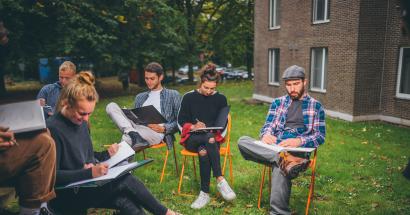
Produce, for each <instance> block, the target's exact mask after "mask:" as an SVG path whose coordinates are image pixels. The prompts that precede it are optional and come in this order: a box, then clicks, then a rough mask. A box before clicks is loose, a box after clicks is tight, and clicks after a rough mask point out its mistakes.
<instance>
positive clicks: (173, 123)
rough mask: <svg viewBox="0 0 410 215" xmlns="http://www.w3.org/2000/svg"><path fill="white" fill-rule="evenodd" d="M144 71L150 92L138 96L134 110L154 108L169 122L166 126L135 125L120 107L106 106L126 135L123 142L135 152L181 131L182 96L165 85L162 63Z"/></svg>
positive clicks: (116, 105)
mask: <svg viewBox="0 0 410 215" xmlns="http://www.w3.org/2000/svg"><path fill="white" fill-rule="evenodd" d="M144 71H145V73H144V75H145V83H146V84H147V87H148V89H149V90H148V91H145V92H142V93H139V94H138V95H137V96H136V97H135V103H134V107H136V108H138V107H143V106H148V105H153V106H154V107H155V108H156V109H157V110H158V111H159V112H160V113H161V114H162V115H163V116H164V118H165V119H166V120H167V122H166V123H163V124H148V125H139V124H135V123H134V122H133V121H131V120H129V119H128V118H127V117H126V116H125V115H124V113H123V112H122V110H121V108H120V107H119V106H118V104H116V103H113V102H111V103H109V104H108V105H107V107H106V111H107V114H108V115H109V116H110V117H111V119H112V121H113V122H114V123H115V124H116V125H117V127H118V128H119V129H120V130H121V132H122V134H123V136H122V141H126V142H127V143H128V144H130V145H131V146H132V147H133V148H134V149H137V148H141V147H145V146H149V145H155V144H158V143H161V141H162V140H163V139H164V136H165V135H167V134H170V135H171V136H172V134H174V133H175V132H176V131H177V130H178V127H177V115H178V110H179V107H180V103H181V96H180V95H179V93H178V92H177V91H176V90H170V89H166V88H164V87H163V86H162V84H161V81H162V80H163V79H164V70H163V68H162V66H161V65H160V64H159V63H156V62H152V63H149V64H148V65H147V66H146V67H145V69H144ZM169 142H171V141H167V143H168V144H170V143H169ZM168 146H170V145H168Z"/></svg>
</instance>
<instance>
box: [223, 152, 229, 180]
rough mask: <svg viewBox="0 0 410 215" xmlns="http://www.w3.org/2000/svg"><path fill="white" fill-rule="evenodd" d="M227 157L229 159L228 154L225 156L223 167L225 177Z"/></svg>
mask: <svg viewBox="0 0 410 215" xmlns="http://www.w3.org/2000/svg"><path fill="white" fill-rule="evenodd" d="M227 157H228V153H226V154H225V156H224V164H223V166H222V175H223V176H225V167H226V160H227Z"/></svg>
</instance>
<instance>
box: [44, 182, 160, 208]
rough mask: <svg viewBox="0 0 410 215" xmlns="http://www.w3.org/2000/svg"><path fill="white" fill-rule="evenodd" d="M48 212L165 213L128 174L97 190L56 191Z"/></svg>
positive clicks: (139, 183) (147, 192)
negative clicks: (117, 211) (105, 210)
mask: <svg viewBox="0 0 410 215" xmlns="http://www.w3.org/2000/svg"><path fill="white" fill-rule="evenodd" d="M51 208H52V209H54V210H56V211H57V212H59V213H62V214H82V213H84V212H85V213H86V211H87V209H88V208H110V209H117V210H120V214H125V215H131V214H132V215H135V214H145V213H144V210H143V208H144V209H146V210H147V211H149V212H151V213H152V214H158V215H163V214H166V212H167V210H168V209H167V208H166V207H165V206H163V205H162V204H161V203H160V202H158V200H156V199H155V197H154V196H153V195H152V194H151V193H150V191H149V190H148V189H147V188H146V187H145V185H144V184H143V183H142V182H141V181H140V180H138V179H137V178H136V177H134V176H132V175H131V174H127V175H124V176H123V177H121V178H119V179H116V180H114V181H112V182H110V183H107V184H105V185H103V186H101V187H96V188H95V187H90V188H79V189H78V190H75V189H63V190H58V191H57V198H55V199H54V200H52V201H51Z"/></svg>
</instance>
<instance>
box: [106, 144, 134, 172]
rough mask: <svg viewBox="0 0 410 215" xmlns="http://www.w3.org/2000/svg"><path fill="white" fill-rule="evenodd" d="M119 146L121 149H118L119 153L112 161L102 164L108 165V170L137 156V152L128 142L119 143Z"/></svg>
mask: <svg viewBox="0 0 410 215" xmlns="http://www.w3.org/2000/svg"><path fill="white" fill-rule="evenodd" d="M118 145H119V148H118V151H117V153H115V154H114V155H113V156H112V157H111V158H110V159H108V160H106V161H102V162H101V163H106V164H108V168H111V167H113V166H115V165H117V164H119V163H121V162H122V161H124V160H126V159H128V158H129V157H131V156H132V155H134V154H135V151H134V150H133V149H132V148H131V146H130V145H128V143H127V142H125V141H123V142H121V143H119V144H118Z"/></svg>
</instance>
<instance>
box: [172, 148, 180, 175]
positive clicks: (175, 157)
mask: <svg viewBox="0 0 410 215" xmlns="http://www.w3.org/2000/svg"><path fill="white" fill-rule="evenodd" d="M172 149H173V150H174V161H175V172H176V173H177V175H176V176H177V177H178V175H179V173H178V172H179V171H178V161H177V153H176V152H175V145H174V146H173V147H172Z"/></svg>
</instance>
